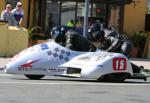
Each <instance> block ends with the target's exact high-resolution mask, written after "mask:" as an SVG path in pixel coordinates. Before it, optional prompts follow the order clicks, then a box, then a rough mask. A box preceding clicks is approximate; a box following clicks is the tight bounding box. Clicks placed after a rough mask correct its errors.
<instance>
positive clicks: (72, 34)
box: [51, 26, 96, 52]
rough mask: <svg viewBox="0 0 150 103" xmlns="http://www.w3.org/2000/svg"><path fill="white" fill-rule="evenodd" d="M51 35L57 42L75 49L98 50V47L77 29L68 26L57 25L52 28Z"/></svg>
mask: <svg viewBox="0 0 150 103" xmlns="http://www.w3.org/2000/svg"><path fill="white" fill-rule="evenodd" d="M51 36H52V38H53V39H54V40H55V42H56V43H58V44H60V45H62V46H64V47H67V48H69V49H71V50H75V51H90V52H93V51H95V50H96V47H95V46H94V45H93V44H92V43H91V42H89V41H88V40H87V39H85V38H84V37H83V36H82V35H81V34H79V32H78V31H77V30H75V29H74V28H72V27H67V26H56V27H54V28H52V31H51Z"/></svg>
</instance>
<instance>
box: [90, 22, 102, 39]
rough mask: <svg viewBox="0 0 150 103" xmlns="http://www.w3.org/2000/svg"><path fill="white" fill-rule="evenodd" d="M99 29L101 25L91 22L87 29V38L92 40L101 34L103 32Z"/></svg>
mask: <svg viewBox="0 0 150 103" xmlns="http://www.w3.org/2000/svg"><path fill="white" fill-rule="evenodd" d="M100 29H101V25H100V24H99V23H95V24H92V25H91V26H90V27H89V29H88V39H89V40H90V41H93V42H94V41H96V40H97V39H98V38H100V37H101V36H103V32H102V31H101V30H100Z"/></svg>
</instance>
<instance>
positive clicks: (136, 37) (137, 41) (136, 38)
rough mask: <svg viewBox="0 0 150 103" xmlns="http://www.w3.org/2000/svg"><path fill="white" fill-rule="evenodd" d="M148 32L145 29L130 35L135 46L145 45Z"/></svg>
mask: <svg viewBox="0 0 150 103" xmlns="http://www.w3.org/2000/svg"><path fill="white" fill-rule="evenodd" d="M146 37H147V33H146V32H144V31H140V32H136V33H134V34H133V35H132V36H130V40H131V41H132V42H133V45H134V46H135V47H137V46H139V47H144V45H145V42H146Z"/></svg>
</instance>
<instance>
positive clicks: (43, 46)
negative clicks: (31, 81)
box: [41, 44, 49, 50]
mask: <svg viewBox="0 0 150 103" xmlns="http://www.w3.org/2000/svg"><path fill="white" fill-rule="evenodd" d="M45 49H49V47H48V45H47V44H41V50H45Z"/></svg>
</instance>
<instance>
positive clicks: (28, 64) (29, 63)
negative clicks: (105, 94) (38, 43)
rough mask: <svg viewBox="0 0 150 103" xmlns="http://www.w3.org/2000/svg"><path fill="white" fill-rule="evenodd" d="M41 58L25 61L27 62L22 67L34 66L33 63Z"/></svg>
mask: <svg viewBox="0 0 150 103" xmlns="http://www.w3.org/2000/svg"><path fill="white" fill-rule="evenodd" d="M39 60H40V59H38V60H35V61H28V62H27V63H25V64H22V65H21V67H23V68H28V67H29V68H31V67H32V64H33V63H35V62H37V61H39Z"/></svg>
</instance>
